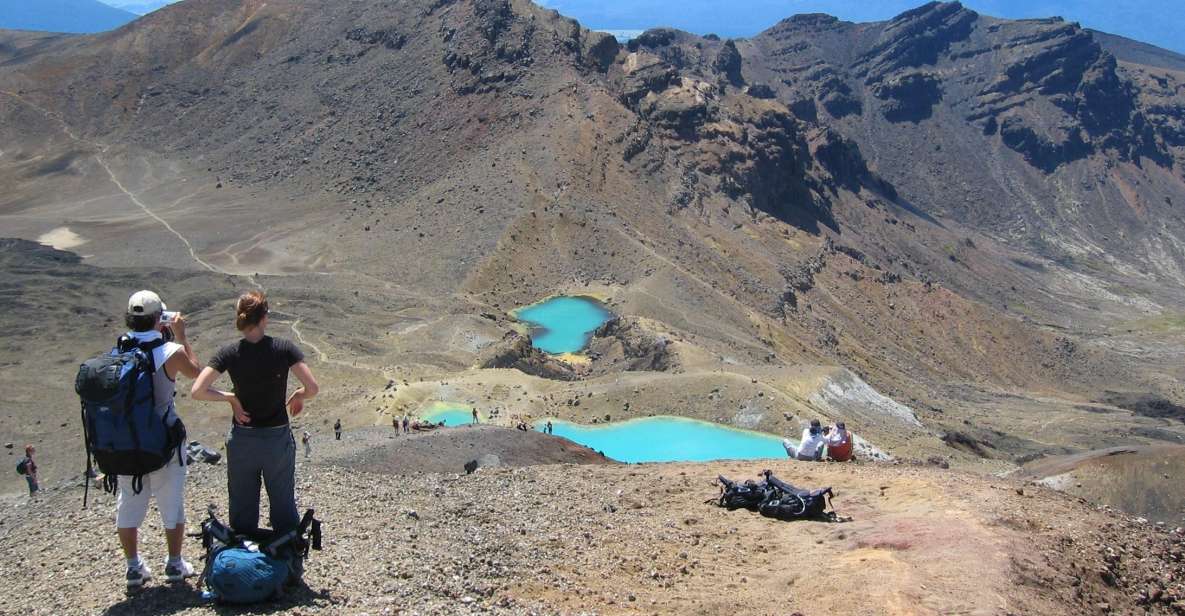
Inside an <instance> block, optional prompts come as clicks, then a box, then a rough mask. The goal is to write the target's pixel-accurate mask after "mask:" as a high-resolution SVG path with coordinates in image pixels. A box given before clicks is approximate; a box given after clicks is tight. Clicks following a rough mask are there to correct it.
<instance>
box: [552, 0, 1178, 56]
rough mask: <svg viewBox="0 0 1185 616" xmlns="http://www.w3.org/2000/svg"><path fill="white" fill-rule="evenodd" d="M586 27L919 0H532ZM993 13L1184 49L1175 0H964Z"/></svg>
mask: <svg viewBox="0 0 1185 616" xmlns="http://www.w3.org/2000/svg"><path fill="white" fill-rule="evenodd" d="M536 1H537V2H538V3H539V4H542V5H544V6H547V7H550V8H553V9H556V10H558V11H560V12H561V13H563V14H565V15H567V16H569V17H574V18H576V19H577V20H579V21H580V22H581V23H582V24H584V25H585V26H587V27H590V28H596V29H603V30H644V29H646V28H652V27H656V26H671V27H675V28H679V29H681V30H688V31H690V32H695V33H698V34H707V33H708V32H714V33H716V34H719V35H721V36H731V37H740V36H751V35H753V34H756V33H758V32H760V31H761V30H764V29H765V28H768V27H769V26H771V25H773V24H775V23H777V22H778V21H779V20H781V19H783V18H785V17H789V16H791V15H794V14H796V13H828V14H831V15H835V16H837V17H839V18H841V19H845V20H848V21H877V20H882V19H888V18H890V17H892V16H894V15H897V14H899V13H901V12H903V11H906V10H909V9H911V8H914V7H917V6H919V5H921V4H923V1H922V0H905V1H902V0H732V1H728V0H536ZM963 4H964V5H965V6H967V7H968V8H971V9H974V10H976V11H979V12H980V13H983V14H985V15H994V16H997V17H1010V18H1020V17H1049V16H1052V15H1060V16H1062V17H1064V18H1066V19H1068V20H1070V21H1077V22H1080V23H1081V24H1082V25H1084V26H1086V27H1088V28H1094V29H1096V30H1102V31H1104V32H1110V33H1112V34H1119V35H1122V36H1126V37H1128V38H1133V39H1136V40H1139V41H1144V42H1146V43H1152V44H1153V45H1157V46H1159V47H1164V48H1166V49H1172V50H1174V51H1177V52H1181V53H1185V2H1183V1H1182V0H966V1H964V2H963Z"/></svg>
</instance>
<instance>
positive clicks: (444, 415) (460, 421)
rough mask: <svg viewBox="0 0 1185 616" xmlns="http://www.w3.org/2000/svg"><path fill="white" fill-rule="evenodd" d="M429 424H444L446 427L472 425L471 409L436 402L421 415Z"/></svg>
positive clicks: (459, 405) (462, 405)
mask: <svg viewBox="0 0 1185 616" xmlns="http://www.w3.org/2000/svg"><path fill="white" fill-rule="evenodd" d="M422 419H423V420H424V421H427V422H431V423H439V422H441V421H443V422H444V425H446V426H465V425H468V424H471V423H473V407H470V406H466V405H464V404H454V403H450V402H436V403H434V404H433V405H432V406H431V407H429V409H428V410H427V411H425V412H424V414H423V415H422Z"/></svg>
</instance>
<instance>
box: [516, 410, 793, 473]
mask: <svg viewBox="0 0 1185 616" xmlns="http://www.w3.org/2000/svg"><path fill="white" fill-rule="evenodd" d="M546 423H547V420H543V421H540V422H536V424H535V427H536V428H541V427H542V426H544V425H546ZM552 427H553V433H554V434H555V435H556V436H562V437H564V438H566V439H568V440H571V441H574V442H577V443H580V444H581V445H584V446H585V447H589V448H591V449H594V450H597V451H600V452H602V453H604V454H605V455H606V456H608V457H610V458H612V459H614V460H617V461H619V462H704V461H709V460H761V459H778V458H785V457H786V449H785V448H784V447H783V446H782V439H781V438H779V437H777V436H775V435H773V434H766V433H763V432H754V431H751V430H740V429H737V428H730V427H728V426H722V425H720V424H715V423H710V422H706V421H699V420H696V419H687V418H684V417H669V416H659V417H645V418H642V419H631V420H629V421H623V422H618V423H610V424H603V425H584V424H577V423H571V422H567V421H559V420H555V419H553V420H552Z"/></svg>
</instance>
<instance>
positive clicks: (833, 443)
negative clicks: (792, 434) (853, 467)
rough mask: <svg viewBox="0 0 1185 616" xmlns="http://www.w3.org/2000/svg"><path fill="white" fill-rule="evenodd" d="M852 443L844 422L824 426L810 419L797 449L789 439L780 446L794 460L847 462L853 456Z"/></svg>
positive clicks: (850, 434) (784, 440) (816, 420)
mask: <svg viewBox="0 0 1185 616" xmlns="http://www.w3.org/2000/svg"><path fill="white" fill-rule="evenodd" d="M853 441H854V438H853V436H852V433H851V432H849V431H848V429H847V426H845V425H844V422H842V421H839V422H836V424H835V425H834V426H824V425H823V424H822V423H821V422H820V421H819V420H818V419H812V420H811V424H810V425H809V426H808V427H807V428H806V429H804V430H803V431H802V441H801V442H800V443H799V444H798V446H797V447H795V446H794V443H793V441H791V440H790V439H783V440H782V446H783V447H785V448H786V455H788V456H790V457H791V458H793V459H795V460H802V461H806V462H817V461H820V460H824V459H826V460H831V461H833V462H847V461H849V460H851V459H852V457H853V456H854V455H855V451H854V442H853Z"/></svg>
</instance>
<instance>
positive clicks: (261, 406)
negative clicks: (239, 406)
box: [210, 336, 304, 428]
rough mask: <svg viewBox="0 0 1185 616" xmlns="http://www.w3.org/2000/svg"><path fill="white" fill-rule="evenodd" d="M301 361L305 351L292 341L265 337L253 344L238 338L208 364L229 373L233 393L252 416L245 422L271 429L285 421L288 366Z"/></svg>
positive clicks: (248, 424)
mask: <svg viewBox="0 0 1185 616" xmlns="http://www.w3.org/2000/svg"><path fill="white" fill-rule="evenodd" d="M302 361H304V353H301V351H300V349H299V348H297V346H296V345H295V344H293V343H292V341H290V340H285V339H283V338H272V337H271V336H264V337H263V338H262V339H260V341H259V342H256V343H250V342H247V341H246V340H240V341H238V342H235V343H233V344H228V345H226V346H224V347H222V348H221V349H219V350H218V352H217V353H215V354H214V357H213V358H211V359H210V367H211V368H213V369H215V370H217V371H219V372H229V373H230V380H231V382H232V383H234V392H235V396H236V397H237V398H238V399H239V402H242V403H243V410H245V411H246V412H247V415H248V416H250V417H251V420H250V421H248V422H247V423H246V424H245V425H247V426H249V427H252V428H270V427H273V426H282V425H285V424H287V423H288V412H287V410H286V409H285V408H284V402H285V401H286V400H287V395H288V369H289V368H291V367H292V366H295V365H296V364H298V363H300V362H302Z"/></svg>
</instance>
